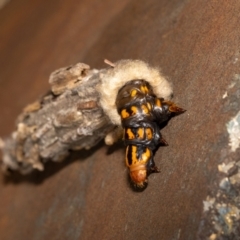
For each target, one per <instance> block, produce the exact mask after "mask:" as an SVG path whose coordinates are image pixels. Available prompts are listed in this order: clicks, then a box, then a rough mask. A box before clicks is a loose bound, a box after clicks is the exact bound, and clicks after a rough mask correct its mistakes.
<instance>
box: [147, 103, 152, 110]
mask: <svg viewBox="0 0 240 240" xmlns="http://www.w3.org/2000/svg"><path fill="white" fill-rule="evenodd" d="M147 107H148V109H149V110H150V111H151V110H152V105H151V103H150V102H147Z"/></svg>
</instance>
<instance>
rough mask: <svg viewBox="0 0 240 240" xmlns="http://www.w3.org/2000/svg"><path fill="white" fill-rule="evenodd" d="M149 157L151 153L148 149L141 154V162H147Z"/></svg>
mask: <svg viewBox="0 0 240 240" xmlns="http://www.w3.org/2000/svg"><path fill="white" fill-rule="evenodd" d="M150 157H151V152H150V150H149V149H148V148H146V151H145V152H144V153H143V154H142V158H141V162H142V161H143V162H148V161H149V158H150Z"/></svg>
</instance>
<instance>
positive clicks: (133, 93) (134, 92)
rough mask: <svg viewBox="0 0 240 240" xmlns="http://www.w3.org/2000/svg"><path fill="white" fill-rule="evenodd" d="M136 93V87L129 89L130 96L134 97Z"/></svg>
mask: <svg viewBox="0 0 240 240" xmlns="http://www.w3.org/2000/svg"><path fill="white" fill-rule="evenodd" d="M136 95H137V90H136V89H133V90H132V91H131V97H135V96H136Z"/></svg>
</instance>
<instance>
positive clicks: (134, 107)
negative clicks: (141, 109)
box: [131, 106, 138, 116]
mask: <svg viewBox="0 0 240 240" xmlns="http://www.w3.org/2000/svg"><path fill="white" fill-rule="evenodd" d="M131 111H132V114H131V115H132V116H133V115H136V114H137V112H138V108H137V107H136V106H132V107H131Z"/></svg>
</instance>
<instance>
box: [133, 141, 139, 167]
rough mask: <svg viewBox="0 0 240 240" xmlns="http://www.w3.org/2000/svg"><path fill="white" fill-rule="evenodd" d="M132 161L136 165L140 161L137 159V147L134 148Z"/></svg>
mask: <svg viewBox="0 0 240 240" xmlns="http://www.w3.org/2000/svg"><path fill="white" fill-rule="evenodd" d="M132 161H133V164H136V163H137V162H138V159H137V146H134V145H133V146H132Z"/></svg>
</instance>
